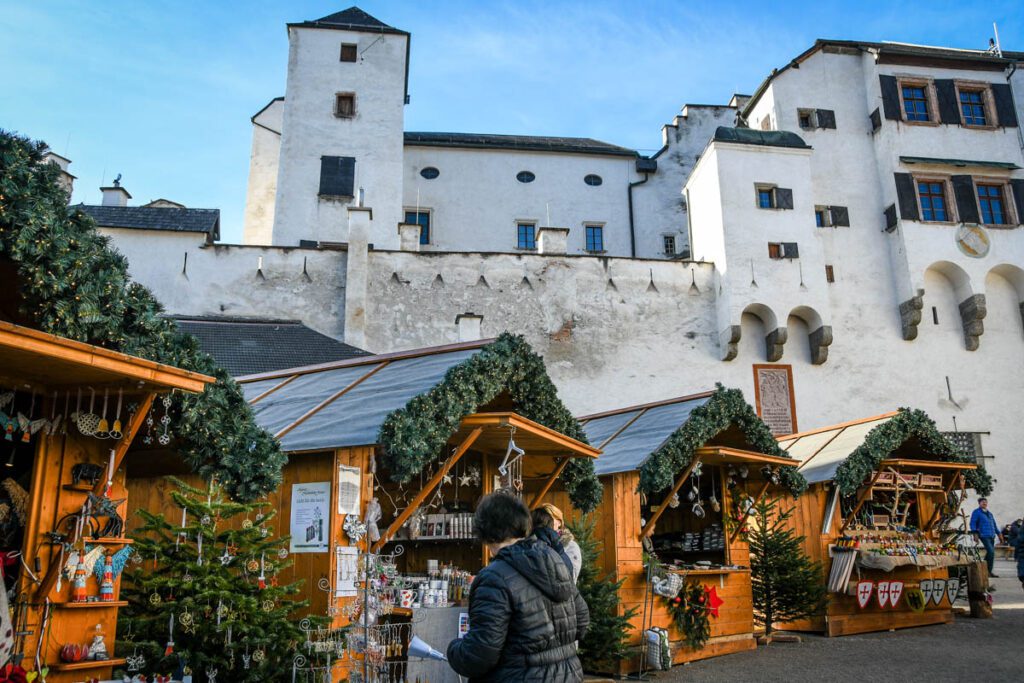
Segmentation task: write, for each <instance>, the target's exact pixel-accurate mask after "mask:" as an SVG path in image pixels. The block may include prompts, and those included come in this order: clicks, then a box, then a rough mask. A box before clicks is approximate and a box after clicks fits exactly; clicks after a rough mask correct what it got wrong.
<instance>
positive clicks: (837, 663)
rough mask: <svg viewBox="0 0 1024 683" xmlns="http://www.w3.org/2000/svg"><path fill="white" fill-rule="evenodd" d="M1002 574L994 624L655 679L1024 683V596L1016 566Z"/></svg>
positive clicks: (806, 646)
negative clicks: (981, 682) (1023, 650)
mask: <svg viewBox="0 0 1024 683" xmlns="http://www.w3.org/2000/svg"><path fill="white" fill-rule="evenodd" d="M996 574H997V575H999V577H1000V578H998V579H993V585H994V586H995V587H996V592H995V594H994V596H995V601H994V605H993V618H992V619H968V618H964V617H958V618H957V619H956V621H955V622H954V623H952V624H948V625H939V626H925V627H922V628H912V629H903V630H899V631H894V632H891V633H889V632H886V633H871V634H865V635H856V636H844V637H842V638H823V637H821V636H814V635H803V636H802V638H803V642H801V643H777V644H773V645H770V646H768V647H760V648H758V649H757V650H754V651H751V652H743V653H740V654H735V655H730V656H728V657H718V658H716V659H708V660H704V661H701V662H694V663H692V664H688V665H685V666H678V667H675V668H674V669H672V671H669V672H666V673H664V674H661V675H660V676H658V677H657V679H656V680H657V681H658V682H659V683H669V682H671V681H722V682H723V683H725V682H728V683H743V682H745V681H787V682H795V681H828V683H845V682H847V681H849V682H851V683H853V682H855V683H866V682H868V681H892V682H894V683H900V682H907V683H909V682H910V681H927V682H928V683H937V682H939V681H970V680H979V681H1024V657H1022V656H1021V652H1022V650H1021V645H1022V644H1024V590H1022V589H1021V584H1020V581H1018V580H1017V571H1016V565H1015V564H1014V563H1013V562H1009V561H1003V560H1000V561H997V562H996Z"/></svg>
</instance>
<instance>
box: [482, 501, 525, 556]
mask: <svg viewBox="0 0 1024 683" xmlns="http://www.w3.org/2000/svg"><path fill="white" fill-rule="evenodd" d="M473 533H475V534H476V537H477V538H479V539H480V540H481V541H483V542H484V543H501V542H503V541H507V540H509V539H510V538H525V537H526V536H527V535H528V534H529V533H530V511H529V510H528V509H527V507H526V505H525V504H524V503H523V501H521V500H519V499H518V498H516V497H515V496H513V495H510V494H508V493H505V492H503V491H499V492H498V493H491V494H488V495H486V496H484V497H483V498H481V499H480V503H479V504H478V505H477V506H476V514H474V515H473Z"/></svg>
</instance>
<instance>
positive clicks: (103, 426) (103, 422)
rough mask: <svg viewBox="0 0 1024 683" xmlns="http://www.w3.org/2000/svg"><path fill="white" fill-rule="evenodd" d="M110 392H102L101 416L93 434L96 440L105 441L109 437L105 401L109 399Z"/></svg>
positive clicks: (106, 390) (107, 390)
mask: <svg viewBox="0 0 1024 683" xmlns="http://www.w3.org/2000/svg"><path fill="white" fill-rule="evenodd" d="M109 395H110V390H109V389H104V390H103V415H102V417H100V421H99V423H98V424H97V425H96V432H95V433H94V434H93V436H95V437H96V438H97V439H106V438H108V437H109V436H110V423H109V422H107V399H108V398H109Z"/></svg>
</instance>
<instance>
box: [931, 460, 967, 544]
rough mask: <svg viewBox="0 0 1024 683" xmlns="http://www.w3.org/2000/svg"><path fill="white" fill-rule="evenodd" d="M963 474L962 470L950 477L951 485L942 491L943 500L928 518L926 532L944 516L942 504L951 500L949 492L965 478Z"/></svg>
mask: <svg viewBox="0 0 1024 683" xmlns="http://www.w3.org/2000/svg"><path fill="white" fill-rule="evenodd" d="M963 476H964V475H963V474H962V473H961V472H957V473H955V474H954V475H953V476H952V477H950V478H949V486H947V487H946V488H945V489H944V490H943V492H942V493H943V495H942V502H940V503H936V505H935V510H934V511H933V512H932V516H931V519H929V520H928V524H926V525H925V527H924V530H925V532H929V531H931V530H932V528H933V527H934V526H935V525H936V524H937V523H938V521H939V518H940V517H941V516H942V506H943V505H945V504H946V501H948V500H949V494H950V493H952V491H953V488H954V487H955V486H956V485H957V482H959V481H960V480H961V479H962V478H963Z"/></svg>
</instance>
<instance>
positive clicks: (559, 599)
mask: <svg viewBox="0 0 1024 683" xmlns="http://www.w3.org/2000/svg"><path fill="white" fill-rule="evenodd" d="M473 527H474V531H475V532H476V535H477V536H478V537H479V538H480V540H481V541H482V542H483V543H485V544H487V546H488V548H489V549H490V551H491V557H492V559H491V563H490V564H488V565H487V566H486V567H484V568H483V570H481V571H480V573H479V574H477V576H476V578H475V579H474V580H473V585H472V587H471V588H470V592H469V632H468V633H466V635H465V637H464V638H462V639H460V640H453V641H452V642H451V643H450V644H449V645H448V663H449V664H450V665H451V667H452V668H453V669H455V671H457V672H458V673H459V674H461V675H463V676H467V677H468V678H469V680H470V682H471V683H472V682H475V681H498V682H502V681H544V682H545V683H576V682H578V681H582V680H583V667H582V666H581V665H580V660H579V658H578V657H577V656H576V641H577V640H579V639H581V638H582V637H583V635H584V633H585V632H586V629H587V625H588V623H589V621H590V613H589V611H588V610H587V604H586V603H585V602H584V601H583V598H582V597H580V593H579V591H578V590H577V589H576V585H575V583H574V582H573V580H572V575H571V574H570V573H569V569H568V568H567V567H566V563H565V562H564V561H563V560H562V558H561V557H560V556H559V555H558V553H557V552H555V551H554V550H553V549H552V548H551V546H549V545H547V544H546V543H544V542H543V541H540V540H538V539H537V538H526V536H527V535H528V534H529V533H530V512H529V510H528V509H527V508H526V506H525V505H524V504H523V502H522V501H520V500H519V499H518V498H516V497H514V496H511V495H509V494H507V493H492V494H491V495H489V496H485V497H484V498H483V500H481V501H480V505H479V506H477V509H476V514H475V516H474V518H473Z"/></svg>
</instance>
